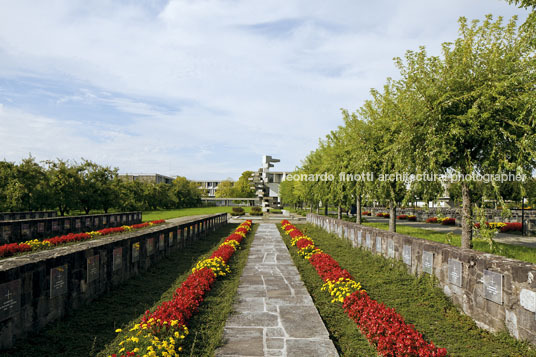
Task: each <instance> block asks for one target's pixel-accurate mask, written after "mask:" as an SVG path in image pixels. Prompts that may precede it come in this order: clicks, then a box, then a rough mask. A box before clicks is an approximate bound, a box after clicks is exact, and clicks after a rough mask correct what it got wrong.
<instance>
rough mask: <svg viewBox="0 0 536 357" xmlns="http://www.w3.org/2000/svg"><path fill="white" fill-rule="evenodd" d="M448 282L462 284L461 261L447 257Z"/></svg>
mask: <svg viewBox="0 0 536 357" xmlns="http://www.w3.org/2000/svg"><path fill="white" fill-rule="evenodd" d="M448 264H449V283H451V284H452V285H456V286H459V287H461V286H462V262H460V261H459V260H457V259H449V263H448Z"/></svg>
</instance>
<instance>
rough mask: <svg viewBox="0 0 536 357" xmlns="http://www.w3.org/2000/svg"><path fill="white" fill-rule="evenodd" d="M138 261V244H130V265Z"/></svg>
mask: <svg viewBox="0 0 536 357" xmlns="http://www.w3.org/2000/svg"><path fill="white" fill-rule="evenodd" d="M139 260H140V243H139V242H138V243H133V244H132V263H135V262H138V261H139Z"/></svg>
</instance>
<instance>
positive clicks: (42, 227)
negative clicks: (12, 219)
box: [37, 222, 45, 233]
mask: <svg viewBox="0 0 536 357" xmlns="http://www.w3.org/2000/svg"><path fill="white" fill-rule="evenodd" d="M37 232H39V233H44V232H45V222H39V223H37Z"/></svg>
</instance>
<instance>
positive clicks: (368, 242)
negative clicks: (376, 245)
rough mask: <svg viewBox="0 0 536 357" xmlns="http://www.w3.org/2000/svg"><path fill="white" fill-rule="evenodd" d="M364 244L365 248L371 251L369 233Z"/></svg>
mask: <svg viewBox="0 0 536 357" xmlns="http://www.w3.org/2000/svg"><path fill="white" fill-rule="evenodd" d="M365 242H366V245H367V248H368V249H370V250H372V239H370V233H367V239H366V241H365Z"/></svg>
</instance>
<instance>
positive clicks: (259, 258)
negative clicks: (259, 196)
mask: <svg viewBox="0 0 536 357" xmlns="http://www.w3.org/2000/svg"><path fill="white" fill-rule="evenodd" d="M233 310H234V312H233V313H231V315H230V316H229V318H228V319H227V322H226V324H225V328H224V335H223V346H222V347H220V348H219V349H218V350H217V351H216V356H237V357H238V356H296V357H298V356H299V357H303V356H307V357H313V356H318V357H329V356H338V353H337V350H336V349H335V346H334V345H333V342H332V341H331V340H330V339H329V334H328V331H327V330H326V327H325V326H324V323H323V322H322V319H321V318H320V315H319V314H318V311H317V310H316V307H315V306H314V304H313V300H312V299H311V296H310V295H309V293H308V292H307V289H306V288H305V286H304V284H303V282H302V280H301V278H300V273H299V272H298V269H296V267H295V266H294V263H293V262H292V259H291V257H290V254H289V252H288V250H287V247H286V246H285V244H284V243H283V240H282V239H281V236H280V234H279V231H278V230H277V227H276V225H275V224H273V223H261V224H260V225H259V228H258V229H257V233H256V234H255V237H254V241H253V243H252V245H251V248H250V253H249V257H248V261H247V264H246V267H245V268H244V272H243V274H242V277H241V278H240V285H239V287H238V294H237V297H236V299H235V302H234V305H233Z"/></svg>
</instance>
